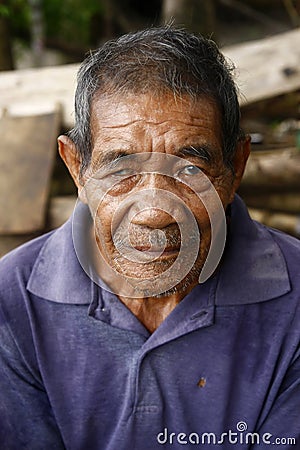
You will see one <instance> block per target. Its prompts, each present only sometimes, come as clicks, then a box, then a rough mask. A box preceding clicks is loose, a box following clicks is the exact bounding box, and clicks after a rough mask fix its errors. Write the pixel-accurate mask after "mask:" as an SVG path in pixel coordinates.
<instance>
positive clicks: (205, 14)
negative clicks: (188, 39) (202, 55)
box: [162, 0, 216, 39]
mask: <svg viewBox="0 0 300 450" xmlns="http://www.w3.org/2000/svg"><path fill="white" fill-rule="evenodd" d="M162 20H163V22H164V23H166V22H171V21H174V23H175V24H176V25H179V26H183V27H185V28H187V29H188V30H190V31H193V32H197V33H202V34H203V35H204V36H211V35H213V37H214V39H215V34H216V14H215V1H214V0H164V1H163V7H162Z"/></svg>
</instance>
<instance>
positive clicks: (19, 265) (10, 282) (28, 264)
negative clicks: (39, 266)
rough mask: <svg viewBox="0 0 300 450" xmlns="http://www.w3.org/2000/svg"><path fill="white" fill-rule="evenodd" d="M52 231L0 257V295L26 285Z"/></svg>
mask: <svg viewBox="0 0 300 450" xmlns="http://www.w3.org/2000/svg"><path fill="white" fill-rule="evenodd" d="M53 233H55V231H51V232H49V233H46V234H44V235H42V236H40V237H38V238H35V239H33V240H31V241H29V242H27V243H26V244H23V245H21V246H20V247H18V248H16V249H14V250H12V251H11V252H9V253H8V254H7V255H5V256H3V257H2V258H1V259H0V296H2V295H3V294H5V296H6V295H7V294H8V293H10V292H12V291H13V290H15V289H20V288H21V286H22V285H25V286H26V283H27V280H28V278H29V277H30V274H31V271H32V268H33V266H34V264H35V261H36V259H37V257H38V255H39V253H40V251H41V249H42V248H43V246H44V245H45V243H46V242H47V240H48V239H49V238H50V236H51V235H52V234H53Z"/></svg>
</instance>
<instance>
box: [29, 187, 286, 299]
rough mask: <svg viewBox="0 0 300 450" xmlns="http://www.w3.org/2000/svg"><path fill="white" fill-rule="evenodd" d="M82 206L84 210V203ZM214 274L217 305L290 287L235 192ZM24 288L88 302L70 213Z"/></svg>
mask: <svg viewBox="0 0 300 450" xmlns="http://www.w3.org/2000/svg"><path fill="white" fill-rule="evenodd" d="M86 210H87V212H86V214H87V215H89V212H88V208H87V207H86ZM217 277H218V285H217V289H216V297H215V303H216V304H217V305H238V304H239V305H240V304H247V303H257V302H262V301H266V300H270V299H272V298H275V297H279V296H281V295H283V294H285V293H287V292H288V291H289V290H290V283H289V276H288V271H287V267H286V264H285V260H284V257H283V254H282V252H281V250H280V248H279V246H278V244H277V243H276V242H275V240H274V239H273V237H272V235H271V233H270V232H269V230H268V229H267V228H265V227H264V226H262V225H260V224H257V223H256V222H254V221H252V220H251V218H250V217H249V214H248V211H247V208H246V207H245V205H244V203H243V202H242V200H241V199H240V198H239V197H238V196H236V198H235V200H234V202H233V204H232V217H231V224H230V232H229V235H228V241H227V244H226V249H225V253H224V255H223V259H222V263H221V266H220V268H219V271H218V274H217ZM207 282H209V280H208V281H207ZM27 289H28V290H29V291H30V292H31V293H33V294H35V295H37V296H39V297H42V298H45V299H47V300H51V301H54V302H58V303H71V304H90V303H91V302H92V300H93V298H94V295H95V292H96V291H97V288H96V287H95V284H94V283H93V281H92V280H90V278H89V277H88V276H87V275H86V273H85V272H84V270H83V269H82V267H81V265H80V263H79V262H78V259H77V255H76V252H75V250H74V245H73V239H72V217H71V218H70V219H69V220H68V221H67V222H66V223H65V224H64V225H63V226H62V227H60V228H59V229H58V230H56V231H55V232H54V233H53V234H52V235H51V236H50V237H49V238H48V239H47V241H46V242H45V244H44V246H43V247H42V249H41V251H40V253H39V255H38V257H37V260H36V262H35V264H34V267H33V270H32V273H31V276H30V278H29V280H28V284H27Z"/></svg>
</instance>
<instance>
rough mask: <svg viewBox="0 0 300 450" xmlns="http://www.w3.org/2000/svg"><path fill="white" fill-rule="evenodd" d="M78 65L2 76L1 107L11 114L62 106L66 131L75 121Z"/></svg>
mask: <svg viewBox="0 0 300 450" xmlns="http://www.w3.org/2000/svg"><path fill="white" fill-rule="evenodd" d="M78 68H79V65H78V64H67V65H63V66H56V67H43V68H36V69H22V70H14V71H8V72H1V73H0V108H5V109H8V110H9V111H10V112H11V113H12V114H14V113H15V111H20V110H21V109H23V107H24V105H26V108H27V110H28V111H30V109H32V110H33V112H34V113H35V111H36V109H37V108H40V107H42V108H43V107H44V106H46V107H47V106H48V105H49V104H56V103H59V104H60V105H61V113H62V121H63V125H64V127H66V128H71V127H72V126H73V122H74V114H73V111H74V91H75V88H76V74H77V71H78Z"/></svg>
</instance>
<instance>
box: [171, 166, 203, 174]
mask: <svg viewBox="0 0 300 450" xmlns="http://www.w3.org/2000/svg"><path fill="white" fill-rule="evenodd" d="M200 172H201V170H200V169H199V167H197V166H194V165H192V164H190V165H189V166H185V167H183V168H182V169H180V170H179V171H178V173H177V176H179V177H181V176H185V175H188V176H193V175H198V174H199V173H200Z"/></svg>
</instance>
